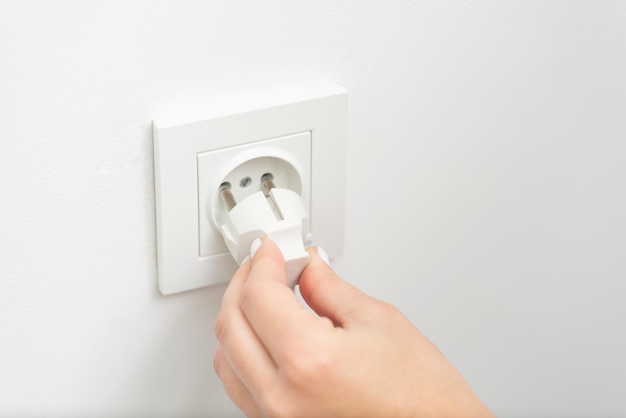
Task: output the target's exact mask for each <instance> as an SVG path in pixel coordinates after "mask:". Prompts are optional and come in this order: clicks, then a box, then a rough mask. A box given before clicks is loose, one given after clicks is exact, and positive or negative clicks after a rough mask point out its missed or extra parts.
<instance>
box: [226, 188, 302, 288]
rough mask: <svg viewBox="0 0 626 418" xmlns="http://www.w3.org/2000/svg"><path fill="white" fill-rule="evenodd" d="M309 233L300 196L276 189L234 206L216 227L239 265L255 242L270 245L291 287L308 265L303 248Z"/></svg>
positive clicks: (257, 193) (289, 191) (286, 190)
mask: <svg viewBox="0 0 626 418" xmlns="http://www.w3.org/2000/svg"><path fill="white" fill-rule="evenodd" d="M233 203H234V202H233ZM309 229H310V226H309V216H308V213H307V210H306V208H305V207H304V204H303V202H302V199H301V198H300V196H299V195H298V194H297V193H296V192H294V191H292V190H289V189H283V188H278V187H274V188H271V189H270V190H268V191H267V193H264V192H263V191H258V192H256V193H254V194H252V195H250V196H248V197H246V198H245V199H244V200H242V201H241V202H238V203H236V204H235V205H234V206H233V207H232V209H231V210H230V211H229V212H228V215H227V216H226V222H225V223H224V224H223V225H221V226H220V230H221V232H222V235H223V237H224V241H225V242H226V246H227V247H228V250H229V251H230V253H231V254H232V256H233V258H234V259H235V261H237V264H240V265H241V263H242V262H243V261H244V259H245V258H246V256H248V255H250V245H251V244H252V242H253V241H254V240H255V239H257V238H269V239H271V240H272V241H274V242H275V243H276V245H278V248H280V251H281V252H282V254H283V257H284V258H285V265H286V273H287V281H288V284H289V286H291V287H293V286H295V285H296V284H297V283H298V280H299V279H300V274H301V273H302V271H303V270H304V268H305V267H306V265H307V264H308V263H309V253H308V252H307V251H306V249H305V247H304V243H305V241H306V240H307V236H308V235H309Z"/></svg>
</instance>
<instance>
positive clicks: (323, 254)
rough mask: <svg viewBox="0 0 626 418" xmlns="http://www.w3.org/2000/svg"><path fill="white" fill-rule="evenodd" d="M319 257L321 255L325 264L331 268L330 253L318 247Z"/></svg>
mask: <svg viewBox="0 0 626 418" xmlns="http://www.w3.org/2000/svg"><path fill="white" fill-rule="evenodd" d="M317 255H319V256H320V258H321V259H322V260H324V262H325V263H326V264H328V265H329V266H330V259H329V258H328V253H326V251H325V250H324V249H323V248H322V247H317Z"/></svg>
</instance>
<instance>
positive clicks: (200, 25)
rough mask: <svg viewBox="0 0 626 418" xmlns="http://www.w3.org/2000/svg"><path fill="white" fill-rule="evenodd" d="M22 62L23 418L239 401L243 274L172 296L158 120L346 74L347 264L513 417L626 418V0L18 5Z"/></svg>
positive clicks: (0, 362) (13, 239)
mask: <svg viewBox="0 0 626 418" xmlns="http://www.w3.org/2000/svg"><path fill="white" fill-rule="evenodd" d="M0 57H1V58H0V59H1V65H0V140H1V149H0V416H16V417H17V416H50V417H53V416H64V417H70V416H81V417H82V416H92V415H94V416H95V415H105V416H109V417H114V416H119V417H128V416H163V417H170V416H194V415H202V416H211V417H227V416H238V412H237V410H236V408H235V407H234V406H233V405H232V404H231V403H230V401H229V399H228V398H227V396H226V395H225V393H224V392H223V390H222V388H221V385H220V383H219V381H218V379H217V378H216V376H215V375H214V372H213V368H212V356H213V349H214V346H215V338H214V336H213V322H214V320H215V317H216V313H217V311H218V305H219V302H220V300H221V296H222V293H223V291H224V287H223V286H218V287H216V288H210V289H203V290H199V291H193V292H188V293H185V294H180V295H176V296H171V297H162V296H160V294H159V293H158V291H157V286H156V273H157V272H156V264H155V215H154V183H153V164H152V136H151V121H152V118H153V117H156V116H161V115H168V114H176V113H181V112H185V111H186V110H188V109H197V108H198V107H202V106H204V105H207V104H214V103H216V102H219V101H222V100H237V99H238V98H243V100H245V97H250V96H254V95H260V94H267V93H271V92H272V91H274V90H278V89H280V90H285V89H291V88H299V87H313V86H318V85H327V84H339V85H342V86H344V87H345V88H346V89H347V90H348V91H349V94H350V98H349V101H350V123H349V126H350V138H349V149H348V154H349V161H347V164H348V194H347V196H346V199H347V205H348V213H347V223H346V233H347V243H346V251H345V255H344V256H343V257H342V258H341V259H338V260H337V261H336V267H337V269H338V271H339V272H340V273H341V274H343V275H344V276H345V277H346V278H347V279H349V280H350V281H352V282H353V283H355V284H356V285H358V286H360V287H361V288H363V289H364V290H365V291H367V292H369V293H370V294H372V295H374V296H377V297H379V298H382V299H384V300H387V301H390V302H392V303H394V304H396V305H397V306H398V307H399V308H400V309H402V310H403V311H404V312H405V313H406V315H408V316H409V317H410V318H411V320H412V321H413V322H414V323H415V324H416V325H417V326H418V327H420V328H421V329H422V330H423V332H425V333H426V334H427V335H428V336H430V337H431V338H432V339H433V340H434V342H435V343H436V344H438V345H439V346H440V347H441V349H442V350H443V351H444V352H445V353H446V354H447V355H448V357H449V358H450V359H451V360H452V361H453V362H454V363H455V364H456V365H457V366H458V367H459V368H460V369H461V371H462V372H463V373H464V374H465V375H466V377H467V378H468V380H469V381H470V382H471V384H472V385H473V386H474V387H475V389H476V390H477V392H478V393H479V394H480V396H481V397H482V398H483V399H484V400H485V402H486V403H487V404H488V405H489V406H490V407H491V408H492V409H493V410H494V412H495V413H496V414H497V415H498V416H500V417H563V416H568V417H576V416H580V417H585V416H595V417H609V416H625V415H626V403H625V401H624V393H625V391H626V384H625V382H624V376H626V360H625V358H626V357H625V356H624V353H625V352H626V325H625V322H626V303H624V299H625V296H626V78H625V77H624V75H625V74H626V3H625V2H621V1H612V2H611V1H567V2H566V1H543V0H542V1H518V2H510V1H498V2H491V1H485V0H476V1H465V2H441V1H404V2H402V1H386V2H383V1H373V0H367V1H365V0H359V1H343V2H336V1H319V0H315V1H313V0H311V1H308V0H307V1H274V2H255V1H237V0H235V1H228V2H220V1H148V0H142V1H106V2H85V1H79V0H77V1H56V2H38V1H12V2H11V1H9V2H3V3H2V5H1V6H0ZM320 244H322V245H323V243H320ZM372 378H375V377H374V376H373V377H372Z"/></svg>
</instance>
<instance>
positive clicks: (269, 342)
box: [241, 239, 334, 364]
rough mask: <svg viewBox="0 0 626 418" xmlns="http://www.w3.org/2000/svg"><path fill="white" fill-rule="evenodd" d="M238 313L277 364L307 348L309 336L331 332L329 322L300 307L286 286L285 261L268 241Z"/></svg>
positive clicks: (255, 262) (254, 266)
mask: <svg viewBox="0 0 626 418" xmlns="http://www.w3.org/2000/svg"><path fill="white" fill-rule="evenodd" d="M241 310H242V311H243V313H244V315H245V316H246V318H247V319H248V322H249V323H250V326H251V327H252V328H253V329H254V332H255V333H256V335H257V337H258V338H259V340H260V341H261V342H262V343H263V345H264V346H265V347H266V349H267V351H268V352H269V354H270V356H272V358H273V359H274V361H275V362H276V363H277V364H278V363H280V362H281V360H282V359H283V358H284V356H285V355H286V354H290V355H293V350H294V349H297V348H295V347H299V346H302V345H305V346H308V345H310V343H309V342H310V340H311V336H312V335H319V333H320V332H328V330H330V329H334V327H333V325H332V323H331V322H330V320H328V319H326V318H319V317H317V316H316V315H315V314H314V313H313V312H311V311H310V310H308V309H307V308H305V307H304V306H302V304H301V303H300V301H299V300H298V298H297V297H296V295H295V294H294V292H293V290H291V289H290V288H289V287H288V286H287V276H286V273H285V261H284V259H283V256H282V254H281V252H280V249H279V248H278V247H277V246H276V244H274V243H273V242H272V241H271V240H269V239H265V240H263V244H262V245H261V248H260V249H259V250H258V251H257V252H256V254H255V256H254V258H253V259H252V265H251V269H250V274H249V276H248V280H246V283H245V285H244V287H243V289H242V290H241ZM316 339H317V337H316Z"/></svg>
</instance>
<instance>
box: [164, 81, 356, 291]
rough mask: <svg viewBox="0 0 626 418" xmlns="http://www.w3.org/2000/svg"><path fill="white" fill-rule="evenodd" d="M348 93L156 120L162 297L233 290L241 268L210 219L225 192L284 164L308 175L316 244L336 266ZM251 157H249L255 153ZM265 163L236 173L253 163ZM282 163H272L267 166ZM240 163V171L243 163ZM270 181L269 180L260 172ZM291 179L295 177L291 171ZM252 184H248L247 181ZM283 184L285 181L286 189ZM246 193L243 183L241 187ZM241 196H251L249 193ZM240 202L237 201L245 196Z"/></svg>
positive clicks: (257, 101)
mask: <svg viewBox="0 0 626 418" xmlns="http://www.w3.org/2000/svg"><path fill="white" fill-rule="evenodd" d="M346 143H347V93H346V92H345V90H343V89H342V88H339V87H327V88H322V89H317V90H313V91H306V92H289V93H278V94H273V95H272V96H271V97H269V98H264V97H255V98H245V99H244V100H242V101H241V102H239V103H238V104H236V105H234V106H227V105H225V104H223V103H222V104H221V106H220V108H219V109H213V110H207V111H205V112H198V113H195V114H194V115H187V116H182V117H168V118H158V119H155V121H154V167H155V200H156V217H157V219H156V229H157V265H158V275H159V289H160V291H161V293H163V294H172V293H178V292H182V291H185V290H190V289H195V288H198V287H203V286H208V285H212V284H217V283H221V282H225V281H228V280H229V279H230V277H231V276H232V274H233V273H234V271H235V270H236V268H237V264H236V263H235V261H234V260H233V258H232V256H231V255H230V253H229V252H228V251H227V250H226V247H225V245H224V244H223V242H221V241H220V239H221V235H220V234H219V231H218V230H217V227H216V226H215V225H214V223H213V222H212V221H211V217H210V211H211V207H212V206H211V205H212V203H211V202H212V199H213V196H214V192H215V190H214V189H215V188H216V187H219V184H220V182H222V181H223V180H224V179H225V176H227V175H229V173H230V174H231V178H228V180H229V181H230V182H231V183H234V182H235V181H240V179H243V177H242V173H244V172H245V173H248V172H250V173H251V174H250V175H249V176H250V177H251V182H252V183H250V187H255V186H254V182H256V181H257V180H258V179H256V178H252V177H257V176H258V173H256V171H259V170H264V169H265V164H266V163H267V164H270V166H271V167H277V168H275V169H276V170H279V171H278V174H277V175H278V178H279V179H280V178H281V177H280V176H281V175H282V176H283V178H287V177H290V176H291V177H294V176H293V174H285V173H287V171H289V170H287V171H286V172H285V173H283V174H281V173H280V170H281V167H282V165H281V164H282V161H288V162H289V164H287V165H288V166H293V167H295V168H296V169H297V170H296V171H297V172H298V173H299V174H298V176H297V177H299V178H300V179H299V181H300V182H301V183H299V186H293V184H295V183H293V182H292V180H293V179H291V180H288V181H287V180H285V181H287V183H289V182H291V183H290V185H287V183H285V185H284V186H280V185H279V184H277V186H279V187H300V188H299V190H298V193H300V195H301V196H302V198H303V201H304V202H305V206H306V207H308V208H309V209H310V213H309V216H310V219H311V232H312V234H313V241H314V243H316V244H319V245H323V246H324V249H325V250H326V251H327V253H328V254H329V256H330V257H331V258H333V257H336V256H338V255H340V254H341V253H342V252H343V242H344V216H345V182H346ZM246 153H249V154H246ZM248 155H249V156H250V158H251V159H252V158H261V160H260V162H255V163H254V164H253V165H249V166H245V167H244V169H240V170H235V171H233V168H234V167H235V168H236V166H237V164H238V163H241V162H242V161H243V162H245V158H247V157H246V156H248ZM265 157H268V158H270V157H271V158H275V159H276V160H272V161H269V162H266V161H265V160H262V158H265ZM237 159H239V162H238V160H237ZM259 172H260V171H259ZM289 173H292V172H291V171H289ZM244 177H245V176H244ZM280 181H283V180H279V182H280ZM237 187H239V184H237ZM235 190H236V191H237V193H243V194H244V195H245V194H246V193H248V192H249V190H253V189H248V188H246V187H243V186H241V190H239V189H237V188H235ZM236 197H237V196H236Z"/></svg>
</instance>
